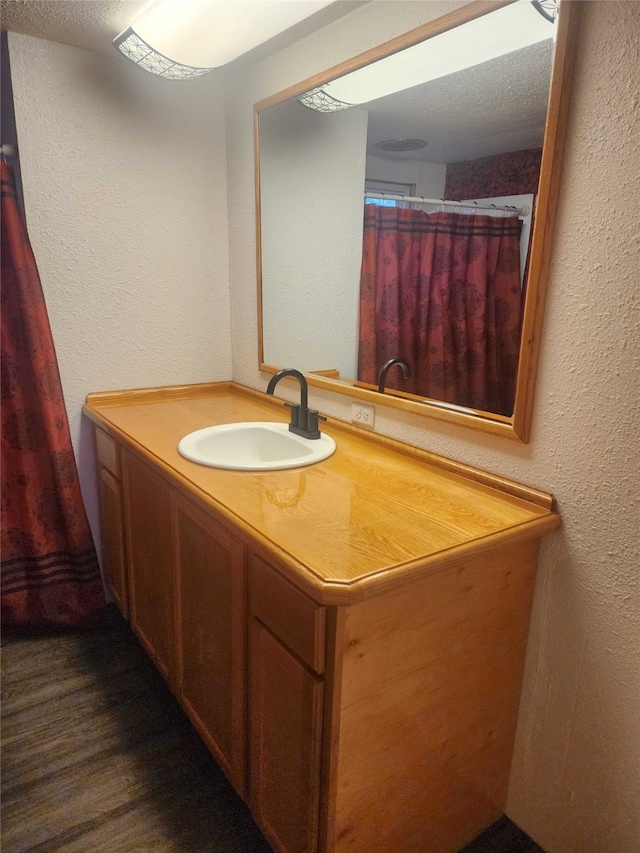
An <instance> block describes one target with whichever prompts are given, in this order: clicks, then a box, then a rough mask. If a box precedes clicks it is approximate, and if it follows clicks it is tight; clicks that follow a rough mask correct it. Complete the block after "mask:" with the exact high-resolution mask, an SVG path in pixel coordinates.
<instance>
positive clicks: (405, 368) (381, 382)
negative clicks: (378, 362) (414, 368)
mask: <svg viewBox="0 0 640 853" xmlns="http://www.w3.org/2000/svg"><path fill="white" fill-rule="evenodd" d="M394 364H398V365H400V367H401V368H402V372H403V373H404V378H405V379H408V378H409V377H410V376H411V368H410V367H409V365H408V364H407V362H406V361H405V360H404V359H403V358H390V359H389V361H385V363H384V364H383V365H382V367H381V368H380V373H379V374H378V391H379V393H380V394H384V386H385V382H386V381H387V372H388V370H389V368H390V367H393V365H394Z"/></svg>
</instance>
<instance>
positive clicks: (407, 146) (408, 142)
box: [373, 139, 429, 151]
mask: <svg viewBox="0 0 640 853" xmlns="http://www.w3.org/2000/svg"><path fill="white" fill-rule="evenodd" d="M428 144H429V143H428V142H427V141H426V140H425V139H387V140H385V141H384V142H376V144H375V145H374V146H373V147H374V148H377V149H378V151H418V150H419V149H420V148H426V147H427V145H428Z"/></svg>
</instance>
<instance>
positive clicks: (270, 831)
mask: <svg viewBox="0 0 640 853" xmlns="http://www.w3.org/2000/svg"><path fill="white" fill-rule="evenodd" d="M249 630H250V637H249V658H250V664H249V668H250V687H249V709H250V710H249V714H250V723H249V726H250V760H249V765H250V774H251V775H250V782H249V784H250V789H249V797H250V804H251V809H252V811H253V814H254V817H255V819H256V821H257V822H258V824H259V825H260V826H261V828H262V830H263V832H264V833H265V835H266V836H267V838H268V839H269V841H270V842H271V843H272V844H273V845H274V846H275V848H276V850H278V851H280V853H313V851H315V850H316V849H317V845H318V837H317V836H318V810H319V788H320V745H321V735H322V697H323V683H322V680H321V679H320V678H319V677H318V676H317V675H316V674H315V673H313V672H311V671H310V670H309V669H307V667H306V666H305V665H304V664H303V663H302V662H301V661H300V660H299V659H298V658H297V657H296V656H294V655H293V654H292V653H291V652H290V651H289V650H288V649H287V648H286V647H285V646H283V645H282V643H280V642H279V641H278V640H277V639H276V638H275V637H274V636H273V634H271V633H270V632H269V631H268V630H267V629H266V628H265V627H264V625H263V624H262V623H261V622H260V621H259V620H258V619H255V618H254V619H252V620H251V623H250V628H249Z"/></svg>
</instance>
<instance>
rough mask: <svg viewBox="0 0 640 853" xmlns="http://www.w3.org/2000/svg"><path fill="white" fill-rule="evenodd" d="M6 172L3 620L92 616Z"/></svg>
mask: <svg viewBox="0 0 640 853" xmlns="http://www.w3.org/2000/svg"><path fill="white" fill-rule="evenodd" d="M0 168H1V179H2V292H1V302H2V368H1V369H2V386H1V387H2V525H1V527H2V542H1V547H2V552H1V563H0V580H1V582H2V590H1V604H2V628H3V630H5V629H11V628H14V629H21V630H42V629H51V628H73V627H83V626H88V625H90V624H92V623H93V621H94V620H95V618H96V617H97V615H98V614H99V613H100V612H101V611H102V608H103V607H104V592H103V587H102V582H101V579H100V571H99V568H98V561H97V557H96V552H95V548H94V544H93V539H92V537H91V531H90V529H89V525H88V522H87V517H86V514H85V509H84V505H83V502H82V496H81V494H80V486H79V482H78V472H77V469H76V463H75V458H74V455H73V449H72V446H71V436H70V432H69V423H68V420H67V413H66V409H65V404H64V399H63V396H62V388H61V385H60V376H59V373H58V365H57V361H56V354H55V350H54V346H53V339H52V337H51V330H50V327H49V320H48V316H47V309H46V306H45V302H44V296H43V293H42V287H41V285H40V279H39V276H38V270H37V267H36V263H35V259H34V257H33V253H32V251H31V246H30V244H29V237H28V235H27V231H26V227H25V223H24V220H23V219H22V215H21V213H20V211H19V209H18V206H17V202H16V196H15V188H14V184H13V180H12V176H11V173H10V170H9V167H8V166H7V164H6V163H3V162H0Z"/></svg>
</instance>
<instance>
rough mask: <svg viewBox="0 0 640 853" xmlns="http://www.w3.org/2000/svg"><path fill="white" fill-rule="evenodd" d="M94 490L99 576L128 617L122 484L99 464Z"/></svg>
mask: <svg viewBox="0 0 640 853" xmlns="http://www.w3.org/2000/svg"><path fill="white" fill-rule="evenodd" d="M98 490H99V501H100V522H101V528H102V576H103V579H104V582H105V584H106V586H107V588H108V589H109V591H110V592H111V594H112V595H113V598H114V601H115V602H116V604H117V605H118V608H119V609H120V612H121V613H122V615H123V616H124V618H125V619H128V618H129V590H128V579H127V562H126V554H125V547H124V531H123V516H122V485H121V483H120V481H119V480H117V479H116V478H115V477H114V476H113V475H112V474H110V473H109V471H107V469H106V468H102V467H100V468H99V471H98Z"/></svg>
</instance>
